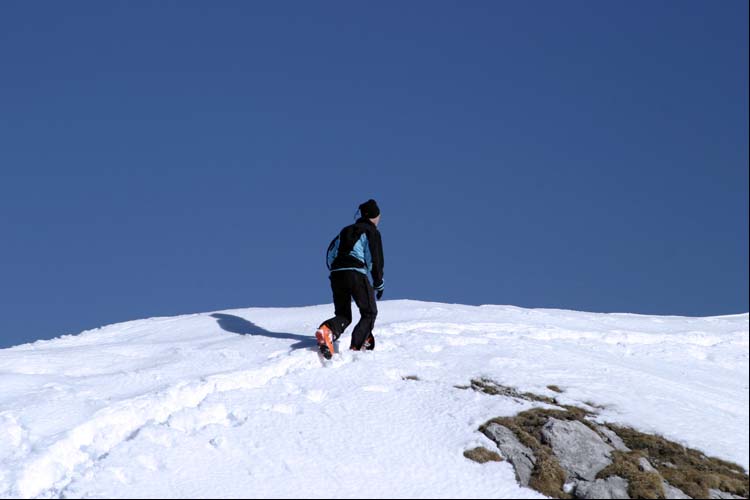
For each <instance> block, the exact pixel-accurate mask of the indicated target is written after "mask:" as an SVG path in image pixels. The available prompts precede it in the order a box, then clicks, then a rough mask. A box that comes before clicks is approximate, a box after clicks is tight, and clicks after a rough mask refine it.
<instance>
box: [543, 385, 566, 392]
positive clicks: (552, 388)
mask: <svg viewBox="0 0 750 500" xmlns="http://www.w3.org/2000/svg"><path fill="white" fill-rule="evenodd" d="M547 389H549V390H550V391H552V392H556V393H558V394H560V393H561V392H563V390H562V389H560V388H559V387H558V386H556V385H548V386H547Z"/></svg>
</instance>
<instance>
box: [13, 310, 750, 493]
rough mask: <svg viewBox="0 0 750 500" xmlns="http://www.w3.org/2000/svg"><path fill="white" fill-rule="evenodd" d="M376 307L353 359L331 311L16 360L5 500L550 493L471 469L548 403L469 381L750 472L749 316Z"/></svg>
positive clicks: (207, 317)
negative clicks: (478, 456)
mask: <svg viewBox="0 0 750 500" xmlns="http://www.w3.org/2000/svg"><path fill="white" fill-rule="evenodd" d="M379 308H380V315H379V317H378V321H377V323H376V327H375V335H376V338H377V350H376V351H373V352H363V353H352V352H349V351H346V350H345V349H344V348H345V347H347V346H348V341H349V334H350V331H351V328H350V331H349V332H347V334H345V335H344V336H343V337H342V339H341V345H340V346H339V347H340V348H342V353H341V354H338V355H336V356H335V357H334V359H333V360H332V362H331V363H329V364H328V365H326V366H323V365H322V363H321V361H320V359H319V358H318V356H317V355H316V354H315V352H314V350H313V347H314V340H313V335H312V334H313V332H314V330H315V328H316V327H317V325H318V324H319V323H320V322H321V321H322V320H324V319H326V318H328V317H329V316H331V315H332V312H333V311H332V307H331V306H330V305H325V306H313V307H304V308H288V309H259V308H250V309H241V310H232V311H222V312H217V313H206V314H194V315H188V316H180V317H174V318H152V319H146V320H140V321H133V322H128V323H122V324H117V325H111V326H107V327H104V328H101V329H97V330H92V331H88V332H84V333H82V334H80V335H77V336H66V337H62V338H59V339H55V340H52V341H43V342H36V343H34V344H27V345H23V346H17V347H13V348H10V349H3V350H0V497H24V498H33V497H43V498H56V497H84V496H95V497H122V498H134V497H194V496H201V497H223V498H230V497H243V498H247V497H271V498H273V497H327V496H333V497H362V496H364V497H436V496H440V497H461V498H486V497H495V498H496V497H508V498H540V497H541V495H540V494H539V493H537V492H536V491H533V490H531V489H529V488H526V487H522V486H520V485H519V484H518V482H517V480H516V476H515V471H514V469H513V467H512V466H511V464H510V463H508V462H507V461H504V462H500V463H498V462H488V463H486V464H483V465H480V464H477V463H475V462H472V461H470V460H468V459H467V458H465V457H464V455H463V453H464V451H465V450H468V449H471V448H475V447H478V446H484V447H487V448H489V449H494V450H496V449H497V448H496V447H495V444H494V443H493V441H491V440H490V439H489V438H488V437H486V436H485V435H484V434H482V433H481V432H479V430H478V429H479V427H480V426H481V425H482V424H484V423H485V422H487V421H489V420H490V419H493V418H497V417H502V416H512V415H515V414H518V413H519V412H521V411H525V410H529V409H532V408H536V407H539V406H543V403H539V402H535V401H526V400H523V399H519V398H511V397H496V396H491V395H487V394H483V393H481V392H476V391H467V390H461V389H458V388H456V386H461V385H464V386H465V385H466V384H468V383H469V382H470V380H472V379H477V378H487V379H491V380H495V381H497V382H499V383H502V384H504V385H507V386H509V387H515V388H517V389H518V390H519V391H528V392H531V393H535V394H541V395H547V396H550V397H556V398H557V400H558V401H559V402H560V404H570V405H577V406H581V405H582V404H586V403H589V404H595V405H597V406H602V407H603V408H604V409H603V410H601V411H600V412H599V418H601V419H602V421H607V422H611V423H614V424H619V425H622V426H627V427H632V428H635V429H638V430H640V431H643V432H650V433H658V434H660V435H663V436H664V437H666V438H668V439H670V440H672V441H676V442H678V443H681V444H683V445H685V446H689V447H691V448H696V449H698V450H701V451H702V452H705V453H706V454H707V455H711V456H716V457H719V458H722V459H725V460H729V461H732V462H736V463H738V464H740V465H741V466H742V467H744V468H745V469H746V470H747V468H748V466H749V462H750V460H749V459H748V453H749V451H748V447H749V444H748V442H749V439H748V427H750V421H749V417H748V414H749V413H750V412H749V411H748V404H749V392H750V391H749V390H748V377H749V375H750V374H749V373H748V345H749V344H748V314H741V315H733V316H721V317H711V318H682V317H664V316H640V315H630V314H593V313H581V312H572V311H561V310H529V309H521V308H517V307H510V306H481V307H473V306H460V305H447V304H434V303H424V302H416V301H385V302H381V303H379ZM355 321H356V318H355ZM409 377H411V379H409ZM413 378H418V379H419V380H413ZM549 385H555V386H558V387H559V388H561V389H563V392H562V393H559V394H558V393H555V392H552V391H551V390H550V389H548V388H547V386H549Z"/></svg>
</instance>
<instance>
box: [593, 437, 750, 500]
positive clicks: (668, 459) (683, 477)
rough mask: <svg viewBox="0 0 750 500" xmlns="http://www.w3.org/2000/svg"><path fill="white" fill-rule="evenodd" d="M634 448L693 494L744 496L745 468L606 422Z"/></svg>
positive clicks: (749, 485) (748, 483) (749, 483)
mask: <svg viewBox="0 0 750 500" xmlns="http://www.w3.org/2000/svg"><path fill="white" fill-rule="evenodd" d="M608 427H609V428H610V429H612V430H613V431H614V432H616V433H617V434H618V435H619V436H620V437H621V438H622V440H623V441H624V442H625V444H626V445H627V446H628V448H630V449H631V450H633V451H637V452H640V453H641V454H642V455H643V456H645V457H647V458H648V460H649V462H651V464H652V465H653V466H654V467H655V468H656V469H657V470H658V471H659V473H660V474H661V475H662V477H664V479H666V480H667V482H669V484H671V485H672V486H675V487H677V488H680V489H681V490H682V491H684V492H685V493H686V494H687V495H689V496H691V497H693V498H708V490H709V489H717V490H722V491H725V492H728V493H732V494H734V495H739V496H741V497H744V498H747V497H748V493H750V480H749V478H748V475H747V474H746V473H745V470H744V469H743V468H742V467H741V466H739V465H737V464H733V463H731V462H727V461H726V460H721V459H719V458H713V457H708V456H706V455H705V454H703V453H701V452H700V451H698V450H694V449H691V448H686V447H684V446H682V445H680V444H678V443H675V442H673V441H669V440H668V439H666V438H663V437H661V436H657V435H653V434H645V433H643V432H639V431H637V430H635V429H630V428H628V427H617V426H614V425H608Z"/></svg>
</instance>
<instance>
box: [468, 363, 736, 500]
mask: <svg viewBox="0 0 750 500" xmlns="http://www.w3.org/2000/svg"><path fill="white" fill-rule="evenodd" d="M460 388H462V389H473V390H475V391H479V392H483V393H485V394H491V395H500V396H507V397H511V398H516V399H523V400H527V401H538V402H543V403H548V404H556V402H555V400H554V399H551V398H547V397H545V396H539V395H536V394H532V393H521V392H519V391H518V390H516V389H514V388H512V387H507V386H503V385H501V384H498V383H496V382H494V381H492V380H488V379H484V378H481V379H474V380H472V381H471V385H470V386H461V387H460ZM547 388H548V389H550V390H555V389H553V388H557V389H559V387H557V386H547ZM555 392H557V391H555ZM586 404H587V405H588V406H590V407H594V408H601V406H599V405H596V404H593V403H590V402H586ZM558 406H560V407H561V409H551V408H533V409H531V410H527V411H524V412H521V413H519V414H517V415H515V416H513V417H499V418H494V419H492V420H490V421H488V422H486V423H485V424H484V425H482V426H481V427H480V428H479V430H480V431H481V432H483V433H484V434H485V435H487V436H488V437H489V436H490V435H489V433H488V432H487V431H486V429H487V426H488V425H490V424H492V423H496V424H499V425H502V426H505V427H507V428H508V429H510V430H511V431H513V433H514V434H515V435H516V437H517V438H518V440H519V441H520V442H521V443H522V444H523V445H525V446H527V447H528V448H530V449H531V450H532V451H533V452H534V455H535V456H536V464H535V467H534V470H533V471H532V473H531V479H530V481H529V486H530V487H532V488H534V489H535V490H537V491H539V492H540V493H543V494H545V495H547V496H550V497H554V498H570V495H569V494H567V493H565V492H564V491H563V484H564V482H565V478H566V474H565V472H564V471H563V469H562V468H561V467H560V464H559V462H558V461H557V458H556V457H555V455H554V453H553V452H552V449H551V448H550V447H549V446H547V445H546V444H544V442H543V440H542V427H544V425H545V424H546V423H547V421H548V420H549V418H551V417H554V418H556V419H558V420H574V421H578V422H581V423H583V424H584V425H586V426H588V427H589V428H590V429H592V430H593V431H595V432H597V434H598V431H597V429H596V425H595V424H594V423H593V422H592V421H591V418H590V417H592V416H593V415H594V413H592V412H591V411H589V410H586V409H583V408H579V407H577V406H562V405H558ZM605 425H606V426H607V427H608V428H609V429H610V430H612V431H613V432H614V433H615V434H617V435H618V436H620V438H622V440H623V441H624V442H625V444H626V445H627V446H628V448H630V449H631V451H630V452H627V453H626V452H620V451H614V452H613V453H612V459H613V462H612V464H611V465H609V466H608V467H606V468H605V469H604V470H602V471H601V472H599V474H598V476H597V477H599V478H607V477H610V476H620V477H623V478H625V479H626V480H627V481H628V493H629V495H630V497H631V498H664V495H665V493H664V487H663V484H662V478H663V479H665V480H666V481H668V482H669V484H671V485H672V486H674V487H676V488H679V489H681V490H682V491H683V492H685V493H686V494H687V495H689V496H691V497H692V498H708V490H709V489H717V490H722V491H725V492H727V493H732V494H734V495H739V496H741V497H744V498H748V495H749V494H750V481H749V479H748V475H747V474H746V473H745V470H744V468H743V467H741V466H739V465H737V464H733V463H731V462H728V461H726V460H721V459H718V458H713V457H707V456H706V455H705V454H703V453H701V452H700V451H698V450H694V449H690V448H686V447H684V446H682V445H680V444H678V443H675V442H672V441H669V440H668V439H666V438H663V437H661V436H657V435H653V434H646V433H643V432H639V431H636V430H634V429H630V428H626V427H618V426H615V425H611V424H605ZM642 457H643V458H646V459H647V460H648V461H649V462H650V463H651V464H652V465H653V466H654V468H655V469H656V470H657V471H658V474H657V473H655V472H646V471H643V470H641V468H640V467H639V459H640V458H642ZM660 475H661V477H660Z"/></svg>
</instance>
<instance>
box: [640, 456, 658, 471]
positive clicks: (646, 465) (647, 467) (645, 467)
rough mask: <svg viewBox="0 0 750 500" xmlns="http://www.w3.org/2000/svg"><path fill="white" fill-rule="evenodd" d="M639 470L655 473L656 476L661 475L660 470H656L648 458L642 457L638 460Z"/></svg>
mask: <svg viewBox="0 0 750 500" xmlns="http://www.w3.org/2000/svg"><path fill="white" fill-rule="evenodd" d="M638 468H639V469H641V470H642V471H643V472H653V473H655V474H658V473H659V471H658V470H656V469H654V466H653V465H651V462H649V461H648V459H647V458H646V457H641V458H639V459H638Z"/></svg>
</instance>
